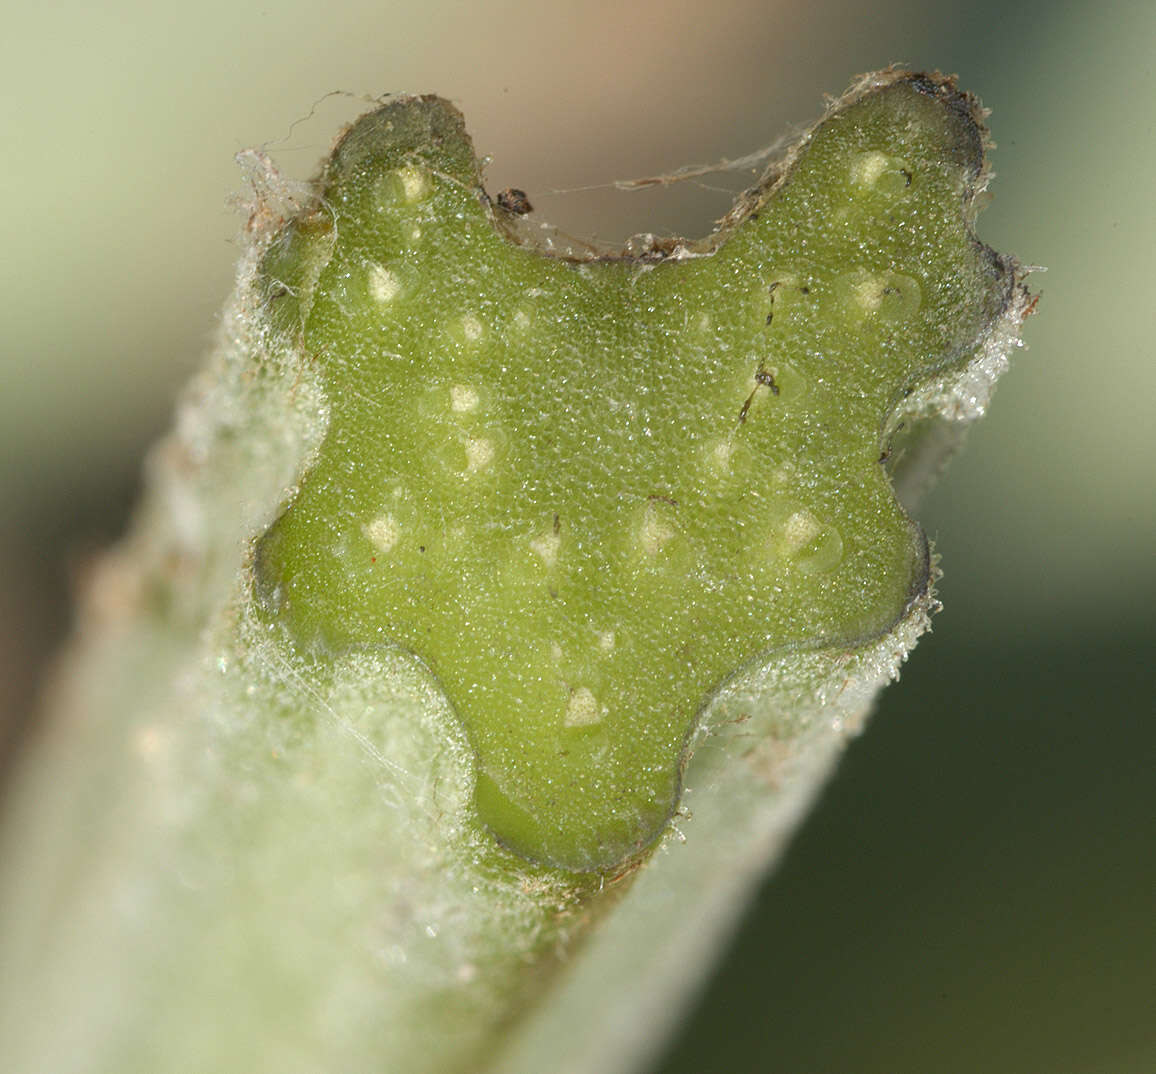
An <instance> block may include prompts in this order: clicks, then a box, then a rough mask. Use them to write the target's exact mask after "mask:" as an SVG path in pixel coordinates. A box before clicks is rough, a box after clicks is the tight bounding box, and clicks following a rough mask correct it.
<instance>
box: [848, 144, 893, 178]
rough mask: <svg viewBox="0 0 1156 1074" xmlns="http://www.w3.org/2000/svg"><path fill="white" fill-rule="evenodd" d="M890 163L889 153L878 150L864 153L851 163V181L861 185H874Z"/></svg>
mask: <svg viewBox="0 0 1156 1074" xmlns="http://www.w3.org/2000/svg"><path fill="white" fill-rule="evenodd" d="M890 163H891V162H890V160H889V159H888V157H887V154H886V153H880V152H879V151H878V150H875V151H874V152H871V153H862V154H860V155H859V156H858V157H856V158H855V160H854V161H853V162H852V164H851V182H853V183H858V184H859V185H861V186H874V185H875V184H876V182H878V180H879V176H881V175H882V174H883V173H884V172H885V171H886V170H887V167H888V165H889V164H890Z"/></svg>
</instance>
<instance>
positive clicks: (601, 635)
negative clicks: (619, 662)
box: [598, 630, 616, 653]
mask: <svg viewBox="0 0 1156 1074" xmlns="http://www.w3.org/2000/svg"><path fill="white" fill-rule="evenodd" d="M615 640H616V639H615V637H614V631H613V630H600V631H598V648H599V649H601V650H602V651H603V652H604V653H612V652H613V651H614V643H615Z"/></svg>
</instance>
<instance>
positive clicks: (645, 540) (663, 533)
mask: <svg viewBox="0 0 1156 1074" xmlns="http://www.w3.org/2000/svg"><path fill="white" fill-rule="evenodd" d="M673 536H674V530H673V529H671V527H670V526H669V525H668V524H667V523H666V522H665V521H663V519H662V518H661V517H660V516H659V514H658V512H657V511H656V510H655V509H654V506H653V504H648V505H647V507H646V511H645V513H644V514H643V516H642V524H641V525H640V526H639V527H638V543H639V545H640V546H641V547H642V550H643V551H644V552H645V553H646V554H647V555H648V556H657V555H658V553H659V552H660V551H662V546H663V545H665V544H666V542H667V541H669V540H670V539H671V538H672V537H673Z"/></svg>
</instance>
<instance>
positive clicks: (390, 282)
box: [369, 263, 401, 305]
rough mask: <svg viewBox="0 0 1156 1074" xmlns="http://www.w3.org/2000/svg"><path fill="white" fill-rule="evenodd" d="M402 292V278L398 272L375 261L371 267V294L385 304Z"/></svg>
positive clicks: (371, 296)
mask: <svg viewBox="0 0 1156 1074" xmlns="http://www.w3.org/2000/svg"><path fill="white" fill-rule="evenodd" d="M399 294H401V280H399V279H398V278H397V273H395V272H391V271H390V270H389V269H387V268H386V267H385V266H384V265H378V264H376V263H374V264H373V265H371V266H370V268H369V296H370V298H372V299H374V300H375V301H377V302H380V303H382V304H383V305H385V304H386V303H389V302H392V301H393V300H394V299H395V298H397V296H398V295H399Z"/></svg>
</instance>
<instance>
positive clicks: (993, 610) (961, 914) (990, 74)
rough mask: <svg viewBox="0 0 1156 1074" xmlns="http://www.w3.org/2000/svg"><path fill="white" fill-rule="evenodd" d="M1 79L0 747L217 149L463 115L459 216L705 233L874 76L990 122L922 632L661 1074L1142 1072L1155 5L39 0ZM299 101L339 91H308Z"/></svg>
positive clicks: (283, 155) (78, 550)
mask: <svg viewBox="0 0 1156 1074" xmlns="http://www.w3.org/2000/svg"><path fill="white" fill-rule="evenodd" d="M4 21H5V37H6V39H7V40H8V42H9V44H8V47H7V48H6V49H5V60H4V69H3V74H2V75H0V145H2V146H3V158H2V159H3V166H2V168H0V190H2V197H0V200H2V202H3V204H4V205H6V206H7V208H6V210H5V213H4V218H3V224H2V225H0V229H2V230H0V234H2V235H3V254H4V256H3V257H2V258H0V493H2V496H3V499H2V503H3V509H2V510H0V563H2V564H3V567H2V569H0V740H2V741H3V743H4V744H5V749H4V750H3V751H0V753H2V755H3V757H4V758H5V761H4V762H3V763H4V764H7V765H8V766H9V767H10V766H11V763H12V758H13V757H16V756H18V754H19V748H20V744H21V742H22V741H25V740H26V739H27V735H28V734H29V728H30V727H31V726H32V725H33V723H34V718H33V717H32V716H31V715H30V714H31V713H33V712H34V706H35V697H36V693H37V690H38V684H39V683H40V682H42V681H43V678H44V675H45V674H46V670H47V668H48V667H49V661H50V660H51V654H52V652H53V650H54V647H55V646H57V645H58V644H59V642H60V640H61V639H62V638H63V637H65V636H66V634H67V630H68V626H69V595H70V591H71V589H72V587H73V586H74V585H75V581H76V579H77V577H78V576H80V575H81V574H82V573H83V571H84V567H85V564H86V563H87V562H89V561H90V559H91V557H92V556H93V555H94V554H96V553H97V552H98V551H99V549H100V548H101V547H103V546H105V545H106V544H107V543H108V542H110V541H111V540H113V539H115V537H116V536H117V535H118V534H119V533H120V532H121V530H122V528H123V526H124V525H125V521H126V517H127V513H128V511H129V510H130V508H131V505H132V503H133V500H134V498H135V497H136V495H137V494H138V491H139V473H140V464H141V459H142V456H143V454H144V453H145V451H146V450H147V448H148V446H149V444H150V443H151V442H152V441H153V440H154V439H155V438H156V437H157V436H159V435H160V434H161V433H162V432H163V431H164V430H165V428H166V427H167V425H168V423H169V420H170V415H171V411H172V406H173V400H174V397H175V394H176V392H177V391H178V390H179V387H180V385H181V384H182V382H183V381H184V380H185V379H186V378H187V377H188V375H189V374H190V372H191V371H192V370H193V369H194V368H195V366H196V365H197V363H198V361H199V359H200V356H201V355H202V354H203V352H204V350H205V348H206V347H207V346H208V344H209V343H210V341H211V338H212V335H213V332H214V328H215V324H216V318H217V311H218V310H219V308H220V306H221V304H222V302H223V301H224V298H225V296H226V294H227V292H228V291H229V288H230V284H231V277H232V270H233V262H234V260H235V257H236V254H237V250H238V247H237V244H236V238H235V236H236V232H237V229H238V226H239V217H238V216H237V215H236V213H235V212H234V211H233V210H231V209H230V208H229V207H228V205H227V199H228V196H229V194H230V193H231V192H233V191H237V190H240V188H241V182H240V176H239V173H238V171H237V169H236V166H235V165H234V163H233V160H232V158H233V154H234V153H235V152H236V151H238V150H239V149H242V148H244V147H248V146H254V145H260V146H263V147H265V148H266V149H267V150H268V151H269V152H270V153H271V154H272V155H273V156H274V157H275V159H277V160H278V162H279V163H280V164H281V166H282V167H283V168H284V170H286V171H287V172H289V173H291V174H294V175H297V176H301V177H304V176H307V175H309V174H310V173H311V172H312V170H313V168H314V166H315V165H316V162H317V161H318V159H319V158H320V156H321V155H322V154H323V153H324V152H325V151H326V149H327V147H328V145H329V143H330V141H331V139H332V136H333V134H334V133H335V131H336V129H337V127H338V126H339V125H340V124H341V123H343V122H345V121H346V120H348V119H350V118H352V117H353V116H354V115H356V114H357V113H358V112H360V111H362V110H364V108H365V107H366V105H365V103H364V101H363V100H362V99H360V98H363V97H364V96H366V95H371V96H372V95H377V94H381V93H384V92H391V91H412V92H438V93H441V94H442V95H444V96H448V97H450V98H452V99H453V100H454V101H456V102H457V103H458V104H459V106H460V107H461V108H462V109H463V110H464V111H465V113H466V116H467V121H468V123H469V126H470V129H471V131H472V133H473V136H474V140H475V144H476V146H477V148H478V151H479V153H483V154H487V155H489V156H490V157H491V158H492V162H491V164H490V165H489V168H488V185H489V187H490V189H491V190H499V189H501V188H502V187H505V186H509V185H512V186H517V187H521V188H523V189H524V190H526V191H527V193H528V194H529V196H530V199H531V201H532V202H533V204H534V206H535V208H536V209H537V210H538V214H537V215H538V218H540V219H545V220H549V221H550V222H551V223H554V224H557V225H559V226H560V227H562V228H563V229H564V230H566V231H568V232H571V233H574V234H577V235H581V236H586V237H589V236H597V237H599V238H601V239H603V240H607V241H620V240H622V239H624V238H626V237H627V236H628V235H630V234H631V233H633V232H638V231H654V232H658V233H689V234H692V235H699V234H703V233H705V232H706V231H708V230H709V228H710V225H711V222H712V221H713V220H714V219H715V218H717V217H718V216H720V215H722V214H723V213H724V212H725V211H726V209H727V208H728V207H729V204H730V200H731V195H730V193H728V192H727V191H728V189H729V190H730V191H733V190H735V189H738V188H741V187H742V186H745V185H747V184H749V183H750V182H751V181H753V179H754V178H755V176H754V174H752V173H751V172H749V171H748V172H741V173H726V174H723V175H711V176H707V177H704V178H703V179H702V180H701V181H697V182H684V183H679V184H675V185H673V186H667V187H663V188H660V189H657V190H654V189H651V190H648V191H639V192H623V191H619V190H615V189H614V188H613V185H612V184H613V181H614V180H616V179H629V178H638V177H645V176H650V175H654V174H656V173H663V172H668V171H670V170H672V169H675V168H677V167H678V166H680V165H683V164H687V163H700V162H711V161H716V160H719V159H720V158H724V157H730V158H734V157H739V156H742V155H744V154H746V153H750V152H752V151H754V150H757V149H759V148H760V147H762V146H765V145H767V144H768V143H770V142H772V141H774V140H775V139H776V138H777V137H778V136H779V135H780V134H781V133H782V132H783V131H784V130H786V129H788V128H790V127H791V126H792V125H796V126H797V125H801V124H805V123H806V122H808V121H810V120H812V119H813V118H815V117H816V116H817V115H818V114H819V112H820V111H821V108H822V103H823V102H822V95H823V94H824V93H832V94H834V93H838V92H840V91H841V90H842V89H843V88H844V87H845V86H846V85H847V83H848V82H849V80H850V79H851V77H852V76H853V75H855V74H856V73H858V72H862V71H865V70H870V69H874V68H878V67H881V66H885V65H886V64H887V63H889V62H892V61H895V62H904V63H907V64H909V65H911V66H914V67H926V68H940V69H942V70H944V71H949V72H956V73H958V74H959V76H960V82H961V85H962V86H963V87H964V88H966V89H968V90H971V91H972V92H974V93H976V94H978V95H979V96H980V97H981V98H982V99H983V101H984V103H985V104H987V105H988V106H989V107H990V108H992V109H993V113H994V114H993V116H992V119H991V127H992V131H993V134H994V137H995V139H996V141H997V143H998V146H999V148H998V150H997V151H996V153H995V157H994V160H995V168H996V171H997V173H998V175H997V178H996V180H995V182H994V184H993V187H992V190H993V192H994V195H995V197H994V201H993V203H992V205H991V206H990V207H989V208H988V209H987V210H986V212H985V213H984V215H983V216H982V217H981V220H980V235H981V237H982V238H983V239H984V240H985V241H986V242H988V243H989V244H991V245H993V246H995V247H996V248H997V249H999V250H1001V251H1004V252H1014V253H1016V254H1017V255H1019V256H1020V257H1021V259H1022V260H1024V261H1025V262H1028V263H1031V264H1037V265H1046V266H1048V271H1047V273H1046V274H1044V273H1041V274H1038V275H1035V276H1033V277H1032V281H1031V282H1032V284H1033V286H1034V288H1035V289H1038V290H1041V291H1042V292H1043V297H1042V299H1041V302H1040V315H1039V316H1038V317H1036V318H1033V319H1032V320H1031V321H1030V322H1029V323H1028V325H1027V326H1026V337H1027V343H1028V345H1029V346H1028V349H1027V350H1026V351H1021V352H1020V353H1019V354H1018V355H1017V356H1016V360H1015V363H1014V365H1013V368H1012V370H1011V372H1010V373H1009V374H1008V375H1007V377H1006V378H1005V379H1004V381H1003V382H1002V384H1001V386H1000V388H999V390H998V391H997V393H996V396H995V400H994V402H993V405H992V408H991V411H990V414H989V415H988V417H987V418H986V419H985V420H984V421H983V422H982V423H981V424H980V425H979V426H978V427H977V428H976V429H975V430H974V431H973V433H972V435H971V438H970V442H969V444H968V446H967V449H966V451H965V452H964V453H963V455H962V456H960V457H959V458H958V459H957V460H956V461H955V462H954V463H953V465H952V467H951V469H950V471H949V472H948V474H947V475H946V478H945V479H944V480H943V481H942V482H941V484H940V486H939V487H938V488H937V489H936V490H935V491H934V492H933V493H932V494H931V496H930V497H929V498H928V499H927V501H926V503H925V504H924V507H923V510H922V511H921V512H920V517H921V521H923V523H924V525H925V527H926V528H927V529H928V531H929V533H931V535H932V536H933V537H934V538H935V540H936V545H937V548H938V549H939V551H940V552H941V553H942V555H943V567H944V570H945V578H944V581H943V583H942V585H941V593H942V596H943V599H944V603H945V606H946V609H945V611H944V612H943V613H942V614H941V615H940V616H939V617H938V618H937V620H936V624H935V633H934V635H933V636H931V637H930V638H928V639H926V640H925V641H923V642H922V643H921V644H920V646H919V648H918V650H917V651H916V653H915V654H914V655H913V657H912V660H911V662H910V664H909V665H908V668H907V670H906V671H905V673H904V676H903V678H904V681H903V683H902V684H901V685H900V686H898V687H895V688H893V689H892V690H891V691H890V692H889V693H888V694H887V695H886V697H885V700H884V702H883V704H882V706H881V709H880V711H879V713H878V714H877V715H876V717H875V718H874V720H873V722H872V723H871V724H870V726H869V728H868V730H867V731H866V733H865V734H864V735H863V736H862V737H861V738H860V739H858V740H857V741H856V742H855V743H854V745H853V746H852V748H851V750H850V751H849V754H848V757H847V759H846V762H845V763H844V765H843V766H842V768H841V769H840V772H839V774H838V776H837V777H836V779H835V781H834V782H833V784H832V786H831V788H830V789H829V792H828V793H827V795H826V796H825V797H824V799H823V800H822V802H821V803H820V805H819V807H818V809H817V810H816V812H815V813H814V814H813V815H812V817H811V818H810V819H809V821H808V822H807V823H806V825H805V826H804V827H803V829H802V830H801V832H800V834H799V836H798V838H797V840H796V842H795V844H794V846H793V848H792V851H791V853H790V854H789V856H788V858H787V860H786V862H785V864H784V865H783V867H782V868H781V869H780V870H779V871H778V873H777V874H776V875H775V876H774V877H772V878H770V879H769V880H768V882H767V884H766V885H765V888H764V890H763V891H762V892H761V894H760V895H759V897H758V899H757V901H756V902H755V904H754V905H753V906H752V909H751V912H750V915H749V917H748V919H747V921H746V922H745V924H744V926H743V930H742V932H741V934H740V936H739V937H738V938H737V940H736V942H735V945H734V948H733V950H732V952H731V953H730V954H729V955H728V956H727V957H726V959H725V960H724V962H723V963H722V965H721V968H720V970H719V973H718V975H717V976H716V978H715V979H714V980H713V981H711V982H709V983H708V984H707V986H706V989H705V992H704V995H703V997H702V1001H701V1006H700V1007H699V1009H698V1010H697V1011H696V1012H695V1013H694V1014H693V1015H692V1016H691V1017H688V1020H687V1022H686V1027H685V1032H684V1034H683V1036H682V1037H681V1038H680V1039H679V1040H677V1041H675V1042H674V1043H673V1045H672V1048H671V1051H670V1053H669V1054H668V1055H667V1057H666V1058H665V1059H664V1060H663V1062H662V1063H661V1064H660V1067H659V1070H660V1071H661V1072H662V1074H703V1072H710V1071H715V1070H719V1069H726V1070H727V1071H729V1072H740V1071H752V1072H753V1071H768V1072H774V1074H804V1072H824V1074H832V1072H844V1071H847V1072H856V1074H859V1072H876V1071H878V1072H880V1074H882V1072H889V1074H897V1072H903V1074H906V1072H916V1071H919V1072H926V1071H936V1072H955V1071H959V1072H965V1071H966V1072H971V1071H983V1072H986V1074H997V1072H999V1074H1002V1072H1008V1074H1012V1072H1017V1074H1022V1072H1034V1071H1040V1072H1065V1074H1069V1072H1085V1071H1086V1072H1093V1071H1094V1072H1097V1074H1100V1072H1103V1074H1107V1072H1113V1074H1115V1072H1121V1074H1122V1072H1131V1071H1137V1072H1141V1071H1152V1070H1156V1019H1154V1018H1153V1013H1152V1012H1153V1009H1154V1001H1156V780H1154V775H1156V720H1154V716H1156V704H1154V702H1153V694H1154V691H1153V687H1154V686H1156V682H1154V676H1153V672H1152V670H1151V660H1150V654H1151V652H1152V651H1153V648H1154V645H1156V615H1154V613H1153V611H1152V609H1153V605H1154V602H1156V557H1154V555H1153V545H1154V538H1156V496H1154V494H1153V490H1152V484H1153V473H1154V463H1156V432H1154V429H1153V424H1154V423H1153V418H1154V416H1156V343H1154V342H1153V328H1154V326H1153V317H1152V310H1153V305H1154V303H1153V298H1152V294H1153V287H1154V284H1156V129H1154V119H1156V91H1154V90H1153V87H1152V83H1151V81H1150V77H1149V73H1148V72H1149V69H1150V67H1151V64H1152V61H1153V54H1154V46H1156V5H1153V4H1152V3H1150V2H1135V3H1127V2H1112V0H1106V2H1101V3H1096V4H1091V3H1083V2H1074V3H1062V2H1056V3H1044V2H1042V0H1021V2H1019V3H1016V4H1008V3H1007V2H1006V0H978V2H975V3H972V4H969V5H960V4H958V3H951V4H947V3H933V2H932V3H929V2H926V0H920V2H916V0H876V2H875V3H873V4H870V5H855V4H850V3H843V2H836V0H809V2H806V3H802V2H798V0H782V2H775V0H764V2H761V3H759V2H754V0H711V3H710V4H709V5H708V4H706V3H705V2H704V0H698V2H697V3H692V2H690V0H635V2H633V3H630V2H625V3H624V2H622V0H617V2H614V3H610V2H608V0H581V2H578V0H554V2H553V3H551V4H534V3H529V2H522V0H490V2H488V3H486V4H464V3H452V2H449V0H424V2H423V3H421V4H404V3H400V2H398V0H374V2H372V3H370V2H367V0H337V2H334V3H329V4H324V5H316V4H306V3H303V2H301V0H283V2H281V3H279V4H276V5H274V4H269V5H263V4H255V3H247V2H245V0H201V2H200V3H198V4H196V5H157V4H153V3H148V2H145V0H115V2H104V3H100V4H90V3H81V2H80V0H60V2H58V3H55V4H52V5H47V4H42V5H23V6H19V7H12V8H11V9H10V10H8V11H7V12H6V13H5V20H4ZM333 91H343V93H342V94H336V95H332V96H328V97H327V96H326V95H327V94H331V93H332V92H333Z"/></svg>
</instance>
